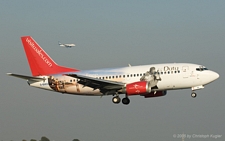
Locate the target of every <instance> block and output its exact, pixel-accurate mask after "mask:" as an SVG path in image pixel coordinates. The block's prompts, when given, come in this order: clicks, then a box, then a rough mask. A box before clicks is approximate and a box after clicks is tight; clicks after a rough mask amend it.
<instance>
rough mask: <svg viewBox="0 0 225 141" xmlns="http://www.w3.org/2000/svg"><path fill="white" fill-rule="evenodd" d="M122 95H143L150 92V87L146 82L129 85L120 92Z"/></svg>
mask: <svg viewBox="0 0 225 141" xmlns="http://www.w3.org/2000/svg"><path fill="white" fill-rule="evenodd" d="M122 92H123V93H126V94H127V95H128V96H130V95H145V94H148V93H150V92H151V87H149V83H148V82H147V81H138V82H134V83H129V84H127V85H126V87H124V88H123V90H122Z"/></svg>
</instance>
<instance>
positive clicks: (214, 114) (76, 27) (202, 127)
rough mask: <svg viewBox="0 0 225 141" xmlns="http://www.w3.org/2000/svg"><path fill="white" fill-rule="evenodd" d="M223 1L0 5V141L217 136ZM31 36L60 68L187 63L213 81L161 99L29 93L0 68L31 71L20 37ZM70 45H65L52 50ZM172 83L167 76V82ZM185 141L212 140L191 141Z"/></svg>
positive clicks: (222, 121)
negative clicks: (214, 76)
mask: <svg viewBox="0 0 225 141" xmlns="http://www.w3.org/2000/svg"><path fill="white" fill-rule="evenodd" d="M224 15H225V1H222V0H217V1H209V0H204V1H179V0H171V1H147V0H143V1H134V0H130V1H103V0H99V1H82V0H68V1H59V0H55V1H53V0H50V1H25V0H21V1H0V45H1V51H0V60H1V61H0V66H1V68H0V78H1V81H0V90H1V92H0V140H3V141H9V140H14V141H19V140H22V139H26V140H30V139H32V138H34V139H37V140H38V139H40V138H41V136H47V137H48V138H50V139H51V140H55V141H62V140H63V141H71V140H72V139H74V138H78V139H80V140H81V141H137V140H139V141H149V140H157V141H165V140H167V141H179V140H181V139H180V138H173V134H180V133H185V134H190V135H192V134H204V135H206V134H219V135H222V137H221V138H219V139H217V141H223V140H224V139H225V134H224V129H225V118H224V117H225V110H224V107H225V103H224V100H225V94H224V89H223V88H224V83H225V81H224V75H223V74H224V70H225V66H224V56H225V18H224ZM24 35H31V36H32V37H33V38H34V39H35V40H36V41H37V42H38V43H39V44H40V45H41V46H42V47H43V48H44V50H45V51H46V52H47V53H48V54H49V55H50V56H51V57H52V58H53V59H54V60H55V61H56V62H57V63H58V64H60V65H64V66H68V67H75V68H78V69H81V70H85V69H97V68H108V67H123V66H127V65H128V64H129V63H130V64H131V65H142V64H153V63H168V62H172V63H173V62H187V63H196V64H202V65H205V66H206V67H208V68H209V69H212V70H214V71H216V72H218V73H219V74H220V78H219V79H218V80H217V81H215V82H213V83H211V84H210V85H208V86H206V87H205V89H203V90H200V91H197V94H198V96H197V98H196V99H193V98H191V96H190V93H191V90H177V91H169V92H168V94H167V95H166V96H165V97H161V98H153V99H144V98H143V97H140V96H134V97H131V98H130V99H131V103H130V105H128V106H124V105H122V104H119V105H115V104H113V103H112V102H111V98H112V96H106V97H102V98H100V97H83V96H72V95H62V94H59V93H54V92H49V91H44V90H40V89H36V88H32V87H29V86H28V85H27V83H26V81H23V80H21V79H16V78H13V77H9V76H7V75H6V73H7V72H13V73H20V74H26V75H30V74H31V73H30V70H29V66H28V63H27V60H26V57H25V54H24V51H23V48H22V45H21V40H20V37H21V36H24ZM58 41H61V42H62V43H75V44H76V48H72V49H64V48H60V47H59V46H58V45H57V44H58ZM171 81H172V80H171ZM189 140H190V141H194V140H204V141H212V140H215V139H212V138H206V139H201V138H200V139H199V138H197V139H196V138H191V139H189Z"/></svg>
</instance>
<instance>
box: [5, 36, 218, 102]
mask: <svg viewBox="0 0 225 141" xmlns="http://www.w3.org/2000/svg"><path fill="white" fill-rule="evenodd" d="M21 40H22V44H23V47H24V50H25V54H26V57H27V60H28V64H29V66H30V70H31V73H32V76H27V75H21V74H14V73H7V74H8V75H10V76H14V77H18V78H22V79H25V80H26V81H27V83H28V84H29V85H30V86H32V87H36V88H40V89H45V90H50V91H54V92H59V93H62V94H71V95H82V96H106V95H112V96H113V98H112V102H113V103H115V104H118V103H120V102H121V98H120V95H121V94H125V97H124V98H123V99H122V103H123V104H124V105H128V104H129V103H130V99H129V97H130V96H137V95H138V96H142V97H144V98H154V97H161V96H165V95H166V94H167V91H168V90H177V89H191V90H192V93H191V97H193V98H195V97H196V96H197V94H196V93H195V91H196V90H199V89H203V88H204V87H205V85H207V84H209V83H211V82H213V81H215V80H216V79H218V78H219V74H218V73H216V72H214V71H212V70H208V69H207V68H206V67H205V66H202V65H198V64H191V63H165V64H151V65H139V66H131V65H129V66H128V67H121V68H105V69H97V70H78V69H76V68H68V67H64V66H60V65H58V64H56V63H55V62H54V61H53V59H52V58H51V57H50V56H49V55H48V54H47V53H46V52H45V51H44V50H43V49H42V48H41V47H40V46H39V45H38V43H37V42H36V41H35V40H34V39H33V38H32V37H31V36H23V37H21Z"/></svg>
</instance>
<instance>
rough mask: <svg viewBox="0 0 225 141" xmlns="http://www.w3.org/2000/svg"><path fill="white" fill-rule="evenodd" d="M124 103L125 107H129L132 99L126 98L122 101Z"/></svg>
mask: <svg viewBox="0 0 225 141" xmlns="http://www.w3.org/2000/svg"><path fill="white" fill-rule="evenodd" d="M122 103H123V104H124V105H128V104H129V103H130V99H129V98H128V97H125V98H123V99H122Z"/></svg>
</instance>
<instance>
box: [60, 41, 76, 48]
mask: <svg viewBox="0 0 225 141" xmlns="http://www.w3.org/2000/svg"><path fill="white" fill-rule="evenodd" d="M58 44H59V46H61V47H66V48H71V47H75V46H76V45H75V44H62V43H60V41H58Z"/></svg>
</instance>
